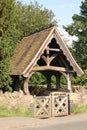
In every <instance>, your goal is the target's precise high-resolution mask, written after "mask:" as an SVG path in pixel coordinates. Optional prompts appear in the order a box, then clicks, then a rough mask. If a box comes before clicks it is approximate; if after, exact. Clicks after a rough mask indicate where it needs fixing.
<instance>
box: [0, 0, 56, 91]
mask: <svg viewBox="0 0 87 130" xmlns="http://www.w3.org/2000/svg"><path fill="white" fill-rule="evenodd" d="M53 18H54V15H53V13H52V12H51V11H49V10H48V9H46V8H44V9H43V8H42V6H40V5H39V4H38V3H37V2H36V1H35V3H32V2H31V4H30V5H22V3H21V2H16V0H0V88H1V89H2V88H3V89H4V90H9V89H11V87H10V85H11V83H12V80H11V76H10V75H11V72H12V68H10V60H11V58H12V56H13V54H14V51H15V48H16V46H17V44H18V43H19V41H20V40H21V39H22V38H23V37H24V36H27V35H29V34H30V33H31V32H32V31H35V30H36V29H38V28H40V27H44V26H47V25H48V24H50V23H55V21H54V20H53Z"/></svg>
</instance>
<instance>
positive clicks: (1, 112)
mask: <svg viewBox="0 0 87 130" xmlns="http://www.w3.org/2000/svg"><path fill="white" fill-rule="evenodd" d="M15 116H23V117H32V116H33V112H32V111H31V110H30V109H26V108H22V107H19V108H9V107H7V106H5V105H0V117H15Z"/></svg>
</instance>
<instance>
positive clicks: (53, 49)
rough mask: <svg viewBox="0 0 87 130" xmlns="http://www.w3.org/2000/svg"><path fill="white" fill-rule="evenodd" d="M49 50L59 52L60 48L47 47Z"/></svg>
mask: <svg viewBox="0 0 87 130" xmlns="http://www.w3.org/2000/svg"><path fill="white" fill-rule="evenodd" d="M49 51H57V52H59V51H60V49H55V48H49Z"/></svg>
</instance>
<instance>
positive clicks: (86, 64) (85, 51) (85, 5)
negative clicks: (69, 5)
mask: <svg viewBox="0 0 87 130" xmlns="http://www.w3.org/2000/svg"><path fill="white" fill-rule="evenodd" d="M72 20H73V23H72V24H71V25H68V26H67V27H64V28H65V30H66V31H67V32H68V33H69V34H70V35H71V36H76V37H77V38H78V40H77V41H73V44H72V49H73V54H74V56H75V58H76V60H77V62H78V63H79V64H80V66H81V67H82V68H83V69H84V70H85V69H86V68H87V0H84V1H83V2H82V3H81V6H80V14H79V15H77V14H74V15H73V17H72Z"/></svg>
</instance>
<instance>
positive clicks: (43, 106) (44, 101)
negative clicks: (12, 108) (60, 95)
mask: <svg viewBox="0 0 87 130" xmlns="http://www.w3.org/2000/svg"><path fill="white" fill-rule="evenodd" d="M50 97H51V96H38V97H35V98H34V116H35V117H38V118H46V117H50V116H51V109H50V108H51V98H50Z"/></svg>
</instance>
